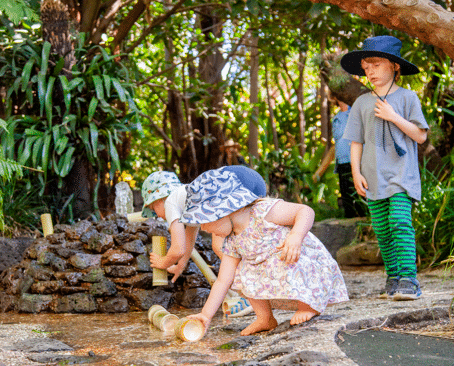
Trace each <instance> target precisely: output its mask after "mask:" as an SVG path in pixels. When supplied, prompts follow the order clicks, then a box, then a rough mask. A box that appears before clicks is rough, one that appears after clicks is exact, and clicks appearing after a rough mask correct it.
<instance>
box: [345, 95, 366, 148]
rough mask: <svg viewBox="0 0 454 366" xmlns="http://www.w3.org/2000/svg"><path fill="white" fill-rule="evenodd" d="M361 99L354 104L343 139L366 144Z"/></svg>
mask: <svg viewBox="0 0 454 366" xmlns="http://www.w3.org/2000/svg"><path fill="white" fill-rule="evenodd" d="M361 99H362V98H361V97H359V98H358V99H356V101H355V102H354V103H353V106H352V108H351V109H350V114H349V116H348V120H347V125H346V126H345V131H344V135H343V138H344V139H346V140H350V141H355V142H359V143H360V144H364V124H363V118H362V115H361V108H360V106H361Z"/></svg>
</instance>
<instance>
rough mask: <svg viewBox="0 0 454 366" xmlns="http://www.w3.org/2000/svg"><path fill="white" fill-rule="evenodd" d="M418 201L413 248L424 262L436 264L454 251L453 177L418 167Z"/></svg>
mask: <svg viewBox="0 0 454 366" xmlns="http://www.w3.org/2000/svg"><path fill="white" fill-rule="evenodd" d="M421 183H422V184H421V190H422V192H423V193H422V198H421V201H420V202H419V203H418V204H416V205H415V206H414V209H413V223H414V227H415V231H416V249H417V252H418V254H419V255H420V256H421V258H423V263H422V264H423V265H424V266H430V265H433V264H439V263H440V262H441V261H443V260H445V259H447V258H448V257H449V255H452V253H453V251H454V237H453V235H452V233H453V232H454V187H453V185H454V177H453V176H445V177H439V176H436V175H435V174H433V173H431V172H430V171H428V170H427V169H426V168H425V167H422V169H421Z"/></svg>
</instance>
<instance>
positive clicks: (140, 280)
mask: <svg viewBox="0 0 454 366" xmlns="http://www.w3.org/2000/svg"><path fill="white" fill-rule="evenodd" d="M112 281H114V282H115V283H116V284H117V285H119V286H122V287H128V288H131V287H132V288H141V289H151V288H153V275H152V274H151V273H139V274H137V275H135V276H132V277H128V278H114V279H112Z"/></svg>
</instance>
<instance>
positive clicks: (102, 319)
mask: <svg viewBox="0 0 454 366" xmlns="http://www.w3.org/2000/svg"><path fill="white" fill-rule="evenodd" d="M343 273H344V278H345V280H346V284H347V287H348V290H349V295H350V301H349V302H346V303H341V304H336V305H334V306H331V307H328V308H327V309H326V311H325V313H324V314H323V315H322V316H320V317H319V318H318V319H314V321H312V320H311V321H310V322H308V324H305V325H302V326H295V327H290V326H289V324H288V321H289V319H290V318H291V316H292V315H293V312H291V311H275V316H276V319H277V320H278V323H279V326H278V328H279V331H272V332H268V333H267V332H264V333H260V334H259V335H257V336H256V337H255V338H254V339H253V340H252V342H249V343H247V342H245V347H244V348H241V347H240V348H238V349H225V350H218V349H216V347H218V346H220V345H222V344H224V343H227V342H230V341H232V340H235V339H238V338H242V339H244V338H247V337H240V336H239V331H240V329H242V328H243V327H244V326H246V325H248V324H249V323H251V322H252V321H254V319H255V316H254V315H253V314H251V315H249V316H246V317H242V318H235V319H231V320H228V319H224V318H223V316H222V312H218V314H217V315H216V317H215V318H214V320H213V322H212V324H211V327H210V330H209V332H208V334H207V335H206V336H205V337H204V338H203V339H202V340H200V341H198V342H194V343H188V342H183V341H181V340H178V339H176V338H174V337H169V336H167V335H165V334H163V333H162V332H161V331H159V330H158V329H157V328H155V327H154V326H152V325H151V324H150V322H149V321H148V317H147V313H146V312H136V313H126V314H124V313H123V314H36V315H33V314H13V313H6V314H0V366H32V365H33V366H37V365H41V366H42V365H46V366H54V365H55V366H57V365H70V364H88V363H90V364H92V365H94V366H132V365H134V366H173V365H193V366H194V365H195V366H197V365H204V366H212V365H219V364H222V363H228V362H231V361H236V360H255V361H253V362H255V363H253V365H272V366H275V365H281V366H284V365H285V366H286V365H305V364H310V365H315V364H316V365H321V366H325V365H330V366H354V365H364V366H366V365H367V366H369V365H395V366H397V365H402V366H403V365H409V364H405V363H396V362H394V361H396V360H399V361H400V359H393V358H392V357H390V356H394V355H396V357H397V355H399V352H400V351H405V350H406V349H408V350H410V346H415V347H416V348H413V351H407V353H405V352H403V353H402V355H401V359H402V360H403V359H404V358H403V357H404V356H405V354H410V353H411V352H412V353H413V356H415V355H416V350H420V349H421V347H418V342H419V343H421V342H420V340H421V338H419V339H416V338H414V339H413V340H412V341H411V342H410V341H407V343H405V342H404V341H402V340H401V339H400V338H399V339H397V338H392V337H387V338H384V343H383V345H382V346H379V345H378V343H377V340H382V338H378V337H380V336H381V335H382V334H381V332H380V336H379V335H378V332H376V333H370V332H369V331H367V332H366V331H364V332H363V331H362V330H361V331H360V332H359V333H358V334H361V336H364V337H366V336H369V338H367V339H360V338H359V337H356V338H354V339H348V342H344V345H339V346H338V344H336V343H335V335H336V334H337V332H338V331H339V330H340V329H345V327H347V328H348V326H349V324H353V322H360V323H362V322H364V321H365V320H371V319H372V320H376V322H375V323H374V322H373V321H372V322H370V321H369V322H367V323H364V324H366V325H365V327H366V328H373V329H370V330H374V329H375V328H377V324H379V325H383V324H384V323H385V321H384V319H385V318H386V319H387V318H388V317H391V316H392V314H402V313H403V314H409V313H410V312H419V311H423V310H425V311H426V312H427V311H429V312H430V313H431V314H432V312H433V311H434V310H433V309H438V308H443V309H444V311H445V312H446V309H447V308H448V307H449V305H450V304H451V301H452V299H453V297H454V272H451V273H446V272H444V271H435V272H427V273H421V274H419V275H418V277H419V279H420V281H421V283H422V286H423V296H422V298H421V299H419V300H417V301H410V302H396V301H389V300H382V299H378V298H377V295H378V293H379V291H380V289H381V287H382V286H383V284H384V281H385V278H386V277H385V275H384V273H383V270H381V269H376V270H368V271H364V270H362V271H361V270H356V269H353V270H345V269H343ZM169 310H170V311H171V312H172V313H174V314H176V315H178V316H179V317H184V316H186V315H188V314H191V313H195V312H196V310H180V309H169ZM380 317H384V318H383V319H381V318H380ZM445 318H446V316H445ZM377 320H379V321H378V322H377ZM410 320H411V319H410ZM371 324H372V325H371ZM374 324H375V325H374ZM278 328H276V330H278ZM378 328H380V327H378ZM358 329H360V328H358ZM379 330H380V331H381V330H383V329H379ZM362 333H364V334H362ZM372 335H374V337H372ZM391 335H392V336H394V335H393V334H391ZM385 336H390V334H389V333H386V334H385ZM347 337H348V336H347ZM407 339H408V338H407ZM39 340H42V341H43V342H45V341H48V342H50V343H42V344H40V345H38V347H37V346H36V342H37V341H39ZM356 340H358V341H359V343H358V344H356V343H354V341H356ZM30 342H31V343H30ZM38 343H39V342H38ZM366 344H367V345H368V346H370V347H371V351H369V353H367V352H366V353H363V354H362V355H361V354H360V355H356V354H354V353H353V352H352V350H355V349H358V348H360V349H361V350H363V349H364V350H365V349H366V347H363V346H364V345H366ZM434 344H435V346H434V347H435V348H434V347H432V348H430V347H429V351H431V350H435V351H438V349H439V347H438V345H440V344H441V343H434ZM385 345H386V346H397V347H396V348H390V349H389V350H387V351H386V352H382V353H381V354H380V355H375V356H374V357H372V358H371V363H367V362H368V358H370V356H371V355H372V350H374V349H381V348H383V347H384V346H385ZM399 345H400V346H399ZM443 345H446V346H448V347H449V346H451V345H453V347H454V342H451V343H446V342H444V341H443ZM344 346H346V347H347V348H344ZM46 350H47V351H48V352H44V351H46ZM443 352H444V351H443ZM438 353H440V352H438ZM451 354H452V358H453V362H452V364H451V363H450V362H451V360H450V359H449V357H450V355H451ZM56 355H57V356H58V357H57V356H56ZM65 355H67V356H71V357H73V358H68V357H66V358H64V357H63V356H65ZM75 356H78V357H79V358H74V357H75ZM309 356H310V360H311V361H308V362H312V363H307V362H306V363H304V362H302V361H301V360H303V359H304V357H306V359H308V357H309ZM410 356H411V354H410ZM46 357H47V358H46ZM423 357H425V358H422V359H419V360H418V361H417V362H416V358H415V357H413V359H409V360H410V361H412V362H413V363H410V365H411V366H429V365H432V366H435V365H436V366H441V365H443V366H445V365H446V366H454V348H452V351H451V349H450V348H448V353H447V356H446V354H443V355H437V352H435V353H434V352H432V353H430V352H429V353H427V354H425V355H424V356H423ZM433 357H448V358H447V361H446V359H444V360H443V359H441V360H442V361H443V362H445V361H446V362H445V364H443V363H441V364H440V363H435V362H434V363H431V361H433V360H434V358H433ZM279 362H280V363H279ZM233 364H238V365H241V363H231V364H230V365H233Z"/></svg>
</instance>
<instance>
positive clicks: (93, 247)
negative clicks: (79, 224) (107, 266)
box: [85, 233, 114, 253]
mask: <svg viewBox="0 0 454 366" xmlns="http://www.w3.org/2000/svg"><path fill="white" fill-rule="evenodd" d="M113 245H114V240H113V236H112V235H108V234H104V233H95V234H93V235H91V236H90V238H89V239H88V240H87V243H86V245H85V248H87V249H88V250H89V251H91V252H94V253H104V252H105V251H106V250H107V249H110V248H112V247H113Z"/></svg>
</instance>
